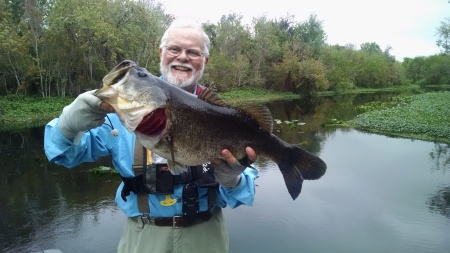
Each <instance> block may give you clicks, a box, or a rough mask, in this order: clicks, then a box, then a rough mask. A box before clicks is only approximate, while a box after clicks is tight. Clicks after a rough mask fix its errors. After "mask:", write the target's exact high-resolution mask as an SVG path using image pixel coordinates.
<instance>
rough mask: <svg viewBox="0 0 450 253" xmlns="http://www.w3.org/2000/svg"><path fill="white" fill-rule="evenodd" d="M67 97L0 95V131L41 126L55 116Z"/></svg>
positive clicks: (69, 100) (64, 104)
mask: <svg viewBox="0 0 450 253" xmlns="http://www.w3.org/2000/svg"><path fill="white" fill-rule="evenodd" d="M70 102H72V99H69V98H51V99H50V98H41V97H27V96H23V95H9V96H4V97H0V123H1V124H0V131H6V130H8V131H20V130H24V129H27V128H30V127H37V126H43V125H45V124H46V123H47V122H48V121H50V120H51V119H53V118H55V117H57V116H58V115H59V114H60V113H61V111H62V109H63V108H64V106H66V105H68V104H69V103H70Z"/></svg>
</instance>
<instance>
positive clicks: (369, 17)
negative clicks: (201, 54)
mask: <svg viewBox="0 0 450 253" xmlns="http://www.w3.org/2000/svg"><path fill="white" fill-rule="evenodd" d="M448 1H449V0H371V1H369V0H339V1H336V0H273V1H270V0H266V1H254V0H221V1H215V0H189V1H180V0H156V2H159V3H161V4H162V5H163V6H164V7H165V13H167V14H173V15H174V16H175V17H179V18H191V19H195V20H197V21H198V22H210V23H217V22H219V20H220V18H221V17H222V16H223V15H228V14H232V13H236V14H240V15H242V17H243V19H242V21H243V22H244V23H246V24H251V21H252V19H253V18H255V17H261V16H266V17H268V18H271V19H272V18H281V17H286V16H288V15H289V16H294V20H295V21H296V22H305V21H307V20H308V18H309V16H310V15H312V14H315V15H316V16H317V19H318V20H321V21H322V25H323V29H324V31H325V33H326V34H327V43H328V44H329V45H336V44H339V45H342V46H343V45H346V44H354V45H356V46H357V47H359V46H360V45H361V44H362V43H366V42H375V43H377V44H378V45H379V46H380V47H381V49H382V50H384V49H386V48H387V47H388V46H390V47H391V48H392V50H391V51H390V53H391V54H392V55H394V56H395V58H396V59H397V60H399V61H402V60H403V58H404V57H409V58H414V57H417V56H430V55H434V54H437V53H439V52H440V50H439V47H437V46H436V41H437V40H438V36H437V35H436V33H437V28H438V27H439V26H440V25H441V22H444V21H446V18H450V3H449V2H448Z"/></svg>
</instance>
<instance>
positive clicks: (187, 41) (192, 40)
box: [159, 28, 208, 92]
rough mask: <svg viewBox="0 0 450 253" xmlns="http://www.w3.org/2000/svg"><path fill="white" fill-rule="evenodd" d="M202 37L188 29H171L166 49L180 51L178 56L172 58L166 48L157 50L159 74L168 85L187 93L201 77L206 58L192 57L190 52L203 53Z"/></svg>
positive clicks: (171, 54) (195, 31) (172, 55)
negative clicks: (159, 59) (170, 84)
mask: <svg viewBox="0 0 450 253" xmlns="http://www.w3.org/2000/svg"><path fill="white" fill-rule="evenodd" d="M203 45H204V44H203V37H202V34H201V33H200V32H198V31H197V30H194V29H190V28H176V29H173V30H172V31H171V32H170V33H169V36H168V38H167V44H166V46H167V48H173V47H175V48H177V49H181V53H180V54H179V55H178V56H174V54H173V53H171V52H170V51H169V50H168V49H167V48H165V49H161V48H160V49H159V53H160V57H161V62H160V68H161V74H162V75H163V76H164V79H165V80H167V81H168V82H169V83H172V84H174V85H177V86H179V87H181V88H183V89H185V90H187V91H189V92H192V91H193V90H194V88H195V84H197V82H198V81H199V80H200V78H201V77H202V75H203V70H204V67H205V65H206V64H207V62H208V57H205V56H203V55H201V56H200V57H193V54H192V52H200V53H202V52H203V51H204V48H203Z"/></svg>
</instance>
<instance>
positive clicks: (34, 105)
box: [0, 89, 301, 132]
mask: <svg viewBox="0 0 450 253" xmlns="http://www.w3.org/2000/svg"><path fill="white" fill-rule="evenodd" d="M219 96H220V98H222V99H223V100H224V101H225V102H227V103H228V104H230V105H233V106H236V105H240V104H250V103H265V102H269V101H275V100H291V99H298V98H300V97H301V96H300V95H299V94H293V93H290V92H273V91H269V90H263V89H234V90H231V91H228V92H224V93H221V94H220V95H219ZM73 100H74V98H70V97H66V98H58V97H50V98H41V97H27V96H22V95H9V96H3V97H0V123H1V124H0V131H14V132H19V131H22V130H25V129H28V128H31V127H39V126H44V125H45V124H46V123H47V122H49V121H50V120H51V119H53V118H55V117H58V116H59V115H60V114H61V111H62V109H63V108H64V106H66V105H68V104H70V103H71V102H72V101H73Z"/></svg>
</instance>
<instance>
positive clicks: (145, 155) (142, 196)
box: [133, 140, 152, 213]
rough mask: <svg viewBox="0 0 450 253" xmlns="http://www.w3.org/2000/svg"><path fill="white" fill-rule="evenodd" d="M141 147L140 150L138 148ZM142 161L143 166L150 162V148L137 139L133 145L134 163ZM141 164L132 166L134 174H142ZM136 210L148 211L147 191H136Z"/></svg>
mask: <svg viewBox="0 0 450 253" xmlns="http://www.w3.org/2000/svg"><path fill="white" fill-rule="evenodd" d="M139 149H141V151H140V150H139ZM141 161H143V164H142V165H143V166H147V165H149V164H151V163H152V153H151V152H150V150H147V149H146V148H144V147H143V146H142V145H141V144H140V143H139V142H138V141H137V140H136V142H135V145H134V164H136V165H137V164H140V163H141ZM143 166H133V171H134V175H135V176H139V175H142V173H143ZM137 201H138V210H139V212H141V213H150V203H149V201H148V193H138V194H137Z"/></svg>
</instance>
